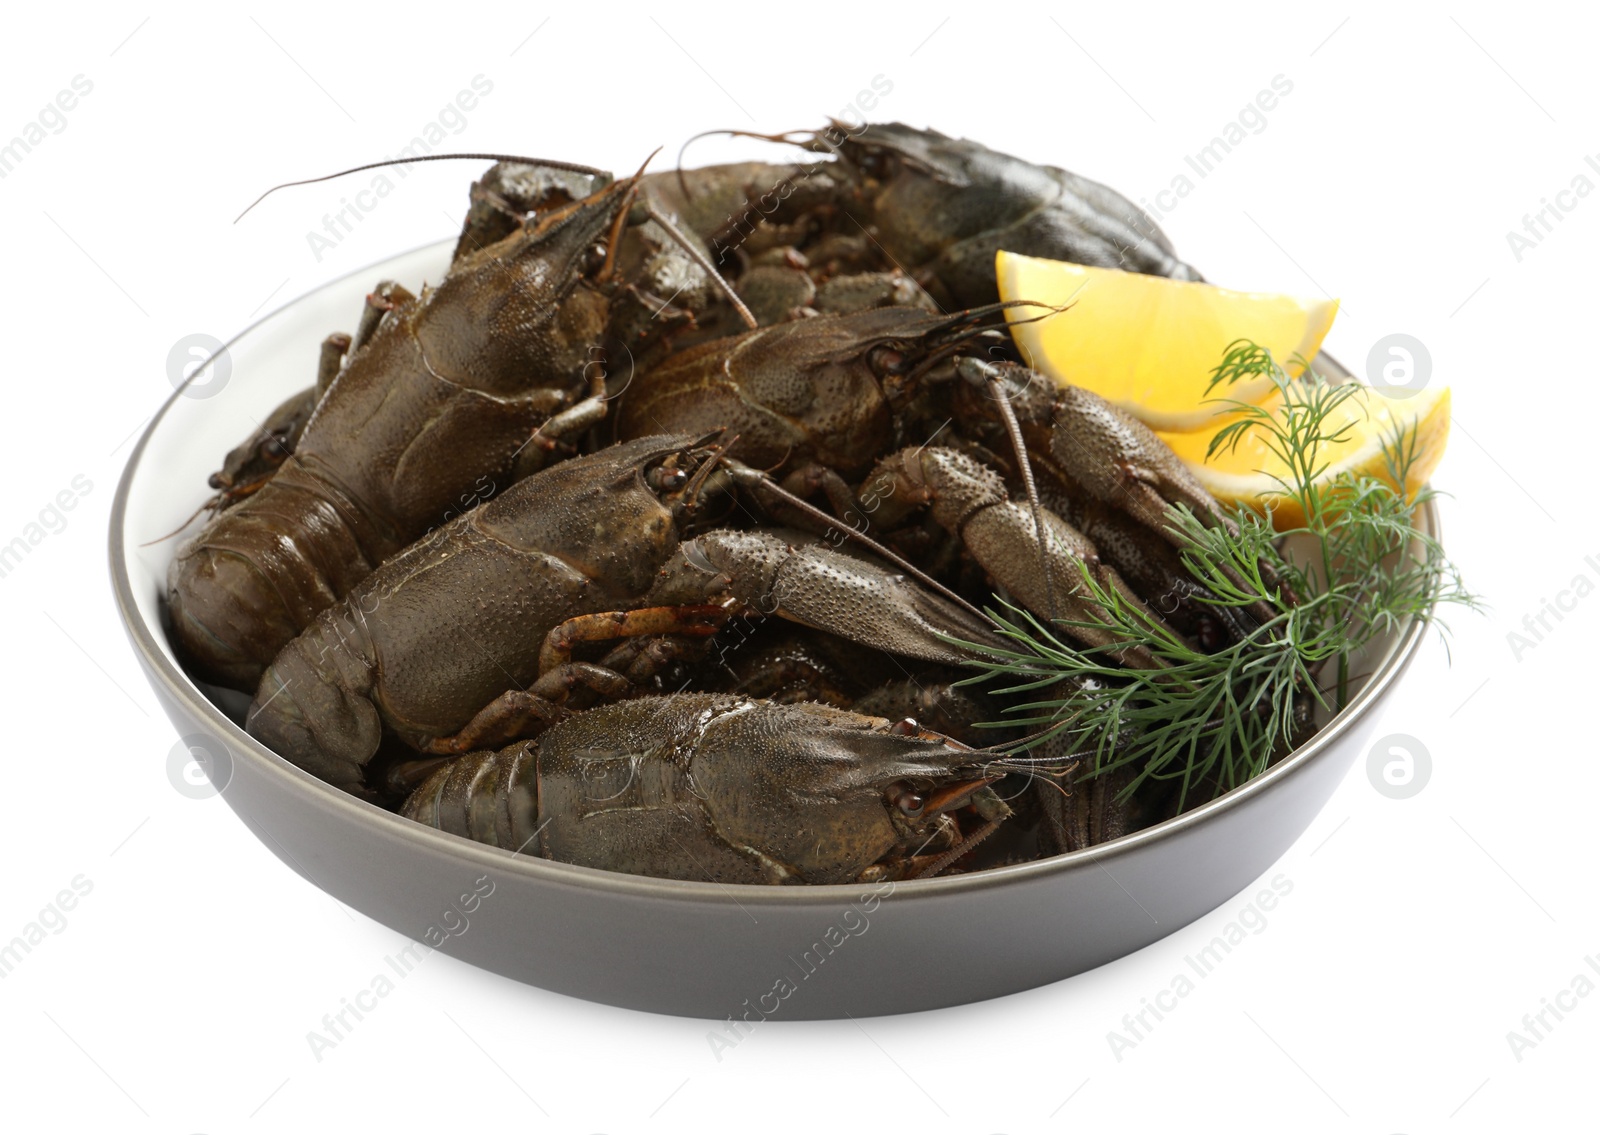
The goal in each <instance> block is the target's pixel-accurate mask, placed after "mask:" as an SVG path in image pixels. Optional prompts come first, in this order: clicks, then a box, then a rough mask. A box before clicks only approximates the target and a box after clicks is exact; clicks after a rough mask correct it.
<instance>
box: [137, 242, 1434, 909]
mask: <svg viewBox="0 0 1600 1135" xmlns="http://www.w3.org/2000/svg"><path fill="white" fill-rule="evenodd" d="M454 240H455V238H454V237H447V238H444V239H441V240H437V241H429V242H427V243H425V244H421V245H417V246H416V247H414V248H411V249H408V250H406V251H403V252H399V253H395V254H394V255H392V256H387V257H384V258H383V259H381V260H378V261H376V262H374V263H372V264H368V265H365V266H363V267H360V268H357V269H355V270H353V271H350V272H346V273H344V274H343V275H341V276H337V277H335V278H333V279H331V280H328V281H326V282H324V283H322V284H319V285H317V286H316V287H314V288H312V289H310V290H309V291H306V292H303V293H301V294H300V295H298V296H296V297H294V298H293V299H290V300H288V301H286V302H285V303H283V304H280V305H279V306H278V307H276V308H274V309H273V310H272V311H270V312H268V313H267V314H266V315H263V316H262V317H260V318H259V319H257V320H255V321H254V322H252V323H250V324H249V325H248V326H246V327H245V328H244V329H243V330H241V331H239V332H238V333H237V334H236V335H234V336H233V337H232V338H231V339H229V340H228V341H227V342H226V343H224V344H223V345H222V346H221V347H219V348H218V349H217V351H216V352H215V354H214V355H213V356H212V357H213V358H215V357H216V356H217V355H220V354H221V353H222V352H224V351H226V350H228V349H229V348H231V347H232V346H234V344H236V343H238V342H240V341H241V340H242V339H244V338H245V337H246V336H248V335H251V334H253V333H254V332H256V331H257V330H258V329H260V328H262V327H264V326H265V325H267V324H268V323H270V322H272V321H273V320H274V319H276V318H277V317H278V316H279V315H280V314H282V313H283V312H285V311H287V310H288V309H289V308H291V307H294V306H295V305H296V304H299V303H302V302H304V301H305V300H307V299H309V298H310V297H311V296H314V295H316V294H318V293H320V292H323V291H326V290H328V289H330V288H333V287H336V286H338V285H340V284H343V283H344V282H346V281H347V280H350V279H351V278H352V277H356V276H367V275H371V274H372V273H374V272H376V271H379V270H380V269H382V268H383V267H384V266H385V265H388V264H392V263H393V262H394V261H396V260H400V259H403V258H405V257H408V256H412V255H414V254H417V253H420V252H424V251H429V250H434V249H442V248H443V247H444V246H445V245H448V244H450V243H452V242H453V241H454ZM207 361H208V362H209V360H207ZM204 369H205V365H204V364H202V365H201V366H199V367H196V368H195V370H194V372H193V373H192V374H191V375H190V377H189V378H188V379H187V380H186V381H185V382H184V384H183V386H187V385H188V384H189V383H190V382H193V381H194V379H195V378H196V377H197V376H198V375H199V374H200V373H201V372H202V371H203V370H204ZM183 386H180V387H178V388H177V389H175V390H174V391H173V392H172V394H171V395H170V396H169V397H168V398H167V399H166V401H165V402H163V403H162V405H161V408H160V409H159V410H157V411H156V412H155V414H154V415H153V416H152V417H151V419H150V421H149V424H148V425H146V426H145V428H144V430H143V431H142V432H141V433H140V435H139V441H138V443H137V444H136V445H135V446H134V447H133V450H132V451H131V452H130V453H129V456H128V462H127V465H126V466H124V468H123V471H122V475H121V476H120V477H119V478H118V481H117V491H116V495H115V496H114V497H113V498H112V502H111V515H110V523H109V533H108V534H109V553H110V568H111V589H112V593H113V596H114V598H115V600H116V606H117V612H118V614H119V615H120V616H121V618H122V622H123V625H124V629H125V630H126V631H127V633H128V637H129V639H130V641H131V642H132V643H133V646H134V649H135V651H136V653H137V654H138V656H139V659H140V662H141V663H142V664H143V666H144V669H145V671H146V673H147V674H149V675H153V676H154V677H155V678H156V679H157V680H159V682H160V684H161V687H162V690H164V692H165V693H166V695H167V696H168V697H170V698H171V699H172V700H173V701H175V702H177V703H178V704H179V705H181V706H182V707H183V708H184V710H185V711H187V712H188V713H189V714H190V715H191V716H192V717H194V718H196V719H198V720H199V721H201V722H203V723H204V724H205V725H206V726H207V727H208V728H209V729H211V730H212V731H214V732H215V734H216V735H217V736H218V738H219V739H226V740H227V743H228V746H229V751H230V756H232V758H233V759H234V760H241V759H242V760H248V761H250V762H251V764H252V765H253V766H254V768H255V770H256V772H257V773H259V774H261V775H263V776H265V777H267V778H269V779H270V780H273V781H276V782H277V784H278V787H279V788H280V789H283V790H286V791H288V792H291V793H295V794H300V795H302V796H309V797H310V800H309V801H308V803H313V804H315V805H317V806H319V807H321V808H323V809H325V810H327V811H330V812H333V813H336V814H338V815H339V816H341V817H342V818H343V819H345V820H346V821H348V822H350V823H354V824H360V825H376V827H377V831H378V832H379V833H380V834H383V835H387V836H392V837H395V838H399V839H409V840H416V841H420V845H421V846H423V847H428V848H430V849H431V850H432V851H433V852H435V853H438V854H443V855H446V856H448V857H451V858H454V859H458V860H466V861H468V862H469V863H471V864H474V865H476V866H478V867H481V868H483V869H485V870H494V871H499V872H511V873H513V874H515V875H520V876H522V877H523V878H524V880H525V881H527V882H530V883H537V884H542V885H555V886H564V887H573V888H580V889H584V890H591V891H594V890H598V891H600V892H605V893H609V894H611V895H614V896H634V897H651V898H656V899H661V900H666V901H673V902H686V903H691V904H693V903H701V904H707V903H709V904H715V905H718V906H725V905H734V906H741V907H742V906H744V905H747V904H749V903H750V902H752V901H759V902H761V903H763V904H778V905H781V906H795V907H814V906H832V905H834V904H836V903H838V902H839V901H841V899H845V898H846V896H850V897H855V896H858V895H859V893H860V892H861V890H862V889H863V888H875V889H880V890H881V891H882V892H884V893H887V892H888V891H889V890H891V889H892V893H893V894H894V895H896V896H898V898H899V900H900V901H905V900H908V899H913V898H918V899H937V898H940V897H943V896H953V895H961V894H966V893H967V892H969V891H973V890H989V889H994V888H1001V887H1008V886H1019V885H1023V884H1028V883H1035V882H1038V881H1039V880H1041V879H1044V878H1048V877H1050V876H1053V875H1059V874H1069V873H1071V872H1074V871H1076V870H1078V869H1079V868H1081V867H1084V866H1088V865H1091V864H1094V865H1099V866H1101V867H1102V868H1104V867H1105V866H1106V864H1107V862H1108V861H1111V860H1116V859H1120V858H1124V857H1126V856H1128V855H1131V854H1134V853H1137V852H1141V851H1144V850H1146V849H1147V848H1151V847H1155V846H1158V845H1160V844H1162V843H1166V842H1170V841H1172V840H1175V839H1178V838H1179V837H1181V836H1183V835H1185V834H1186V833H1188V832H1189V831H1191V830H1192V829H1195V828H1198V827H1202V826H1204V825H1206V824H1208V823H1211V822H1212V821H1213V820H1217V819H1219V818H1220V817H1222V816H1224V815H1226V814H1228V813H1230V812H1233V811H1236V810H1238V809H1240V808H1243V807H1245V806H1246V805H1248V804H1249V803H1250V802H1252V801H1253V800H1255V799H1256V798H1257V797H1259V796H1262V795H1264V794H1266V793H1269V792H1271V791H1272V790H1273V789H1274V787H1276V786H1277V785H1278V784H1279V783H1280V782H1283V781H1286V780H1288V779H1290V778H1291V777H1293V776H1295V775H1297V774H1298V773H1299V771H1300V770H1302V769H1304V768H1306V767H1307V766H1309V765H1310V764H1312V763H1313V762H1314V761H1316V760H1317V758H1318V757H1320V756H1321V755H1323V754H1324V753H1325V752H1327V751H1328V750H1329V749H1330V748H1331V747H1332V746H1333V745H1334V744H1335V743H1336V742H1337V741H1338V740H1339V739H1340V738H1341V737H1342V736H1343V735H1344V734H1345V733H1346V732H1348V731H1349V730H1350V728H1351V727H1352V726H1353V725H1354V724H1355V722H1356V721H1357V720H1358V719H1359V718H1360V717H1362V716H1363V715H1364V714H1366V713H1367V712H1369V711H1370V710H1371V708H1372V707H1373V706H1374V705H1375V704H1376V703H1377V702H1378V701H1379V700H1380V699H1381V698H1382V696H1383V695H1384V694H1385V693H1386V692H1387V691H1388V689H1389V687H1390V686H1392V685H1393V684H1394V683H1395V681H1397V680H1398V678H1399V677H1400V675H1401V673H1402V672H1403V671H1404V670H1405V669H1406V667H1407V666H1408V665H1409V664H1410V663H1411V661H1412V659H1413V657H1414V656H1415V655H1416V653H1417V650H1418V648H1419V647H1420V645H1421V642H1422V636H1423V633H1424V631H1425V630H1426V629H1427V627H1428V625H1429V624H1430V623H1431V622H1432V619H1431V616H1432V613H1433V609H1432V608H1430V609H1429V612H1428V615H1426V616H1417V617H1416V618H1414V619H1413V620H1412V622H1411V623H1410V624H1409V625H1408V626H1407V627H1406V628H1405V630H1404V631H1403V632H1402V633H1401V634H1400V637H1399V638H1398V639H1397V640H1396V641H1395V642H1394V643H1393V644H1392V645H1391V646H1390V648H1389V650H1388V652H1387V654H1386V655H1385V656H1384V657H1383V659H1382V660H1381V662H1379V664H1378V666H1377V667H1376V669H1375V670H1374V671H1373V673H1372V676H1371V677H1370V678H1369V679H1368V681H1367V684H1366V685H1365V686H1364V687H1363V688H1362V689H1361V691H1360V692H1359V693H1357V694H1356V695H1355V697H1354V698H1352V699H1351V700H1350V702H1349V704H1347V705H1346V706H1345V707H1344V708H1343V709H1342V710H1340V711H1339V712H1338V713H1337V714H1335V715H1334V716H1333V717H1332V718H1331V719H1330V720H1329V721H1328V723H1327V724H1326V725H1324V726H1323V727H1322V728H1321V729H1319V730H1318V731H1317V732H1316V734H1315V735H1314V736H1313V737H1312V738H1311V739H1310V740H1309V741H1307V742H1306V743H1305V744H1303V745H1301V746H1299V747H1298V748H1296V749H1295V750H1293V751H1292V752H1291V753H1290V754H1289V755H1288V756H1286V757H1284V758H1283V759H1282V760H1280V761H1279V762H1278V763H1277V764H1275V765H1273V766H1272V767H1270V768H1268V769H1267V770H1266V771H1265V772H1263V773H1261V774H1260V775H1259V776H1256V777H1254V778H1252V779H1251V780H1249V781H1247V782H1246V783H1244V784H1242V785H1240V786H1239V787H1237V788H1234V789H1231V790H1230V791H1228V792H1225V793H1223V794H1222V795H1221V796H1218V797H1216V798H1215V799H1213V800H1210V801H1208V802H1206V803H1205V804H1202V805H1200V806H1198V807H1196V808H1192V809H1190V810H1189V811H1187V812H1184V813H1182V814H1180V815H1178V816H1175V817H1173V818H1172V819H1170V820H1163V821H1161V822H1160V823H1157V824H1152V825H1151V826H1150V827H1148V828H1142V829H1140V830H1139V831H1136V832H1132V833H1130V834H1128V835H1125V836H1121V837H1119V838H1117V839H1114V840H1108V841H1107V842H1105V843H1101V844H1095V845H1093V846H1091V847H1086V848H1081V849H1079V850H1078V851H1071V852H1066V853H1064V854H1061V855H1053V856H1049V857H1047V858H1043V859H1035V860H1031V861H1029V862H1027V863H1015V864H1011V865H1009V866H1005V867H991V868H988V869H986V870H983V871H977V872H973V873H971V874H966V875H949V876H943V877H938V878H933V879H908V880H901V881H896V882H894V883H893V884H892V887H886V886H885V884H881V883H878V884H871V883H816V884H811V885H809V886H795V887H781V886H769V885H764V884H759V883H714V882H699V881H693V880H684V879H658V878H654V877H651V876H647V875H631V874H627V873H624V872H620V871H607V870H603V869H600V868H595V867H582V866H579V865H577V864H572V863H560V862H557V861H554V860H549V859H540V858H537V857H535V856H531V855H522V854H518V853H516V852H512V851H508V850H505V849H502V848H498V847H491V846H489V845H488V844H482V843H478V842H476V841H474V840H470V839H467V838H466V837H465V836H458V835H452V834H450V833H448V832H443V831H439V830H438V829H436V828H431V827H428V826H427V825H425V824H421V823H418V822H416V821H415V820H408V819H406V818H405V817H403V816H401V815H399V814H398V813H395V812H390V811H388V810H387V809H385V808H381V807H379V806H378V805H377V804H373V803H371V802H369V801H366V800H362V799H360V798H359V797H356V796H352V795H350V794H349V793H346V792H343V791H341V790H340V789H338V788H335V787H334V786H333V785H331V784H328V783H326V782H324V781H322V780H320V779H318V778H317V777H315V776H313V775H312V774H310V773H308V772H305V771H304V770H302V769H300V768H298V767H296V766H295V765H293V764H290V763H289V761H287V760H285V759H284V758H283V757H280V756H279V755H278V754H277V753H275V752H273V751H272V750H271V749H268V748H267V747H266V746H265V745H263V744H262V743H261V742H260V741H258V740H256V739H255V738H254V737H252V736H250V735H249V734H248V733H246V732H245V731H244V730H243V729H241V728H239V726H237V725H235V724H234V723H233V721H232V720H230V719H229V718H228V717H227V716H226V715H225V714H224V713H223V712H222V711H221V710H220V709H218V708H217V707H216V706H215V705H214V704H212V702H211V700H210V699H209V698H207V697H206V696H205V694H203V693H202V692H201V691H200V688H199V687H198V686H197V685H196V684H195V683H194V682H193V681H192V680H191V679H190V678H189V677H188V675H186V674H185V673H184V672H183V671H182V670H181V669H179V668H178V667H177V666H176V665H174V664H173V662H172V661H170V660H169V659H168V657H167V655H166V654H165V653H163V651H162V650H161V647H160V645H159V644H158V643H157V641H156V637H155V635H156V628H154V627H152V626H151V625H150V624H149V623H148V622H147V621H146V620H145V618H144V616H143V614H142V613H141V612H140V611H139V608H138V604H137V601H136V600H135V598H134V594H133V584H132V580H131V579H130V577H129V574H128V566H127V551H128V547H127V535H126V532H125V520H126V514H127V505H128V498H129V495H130V494H131V491H132V487H133V479H134V476H135V474H136V473H137V472H138V469H139V463H140V461H141V459H142V458H143V457H144V455H145V451H146V449H147V448H148V447H149V442H150V440H151V437H152V436H153V435H154V434H155V432H156V430H157V429H158V428H159V427H160V425H161V423H162V420H163V419H164V418H165V417H166V415H167V413H168V411H170V410H171V408H172V407H173V405H174V404H176V402H177V400H178V398H180V397H181V396H182V394H183ZM1421 512H1422V518H1423V521H1424V523H1425V526H1426V528H1427V531H1428V533H1429V534H1430V535H1431V536H1433V537H1434V538H1435V539H1438V538H1440V527H1439V513H1438V507H1437V505H1436V504H1435V502H1434V501H1433V500H1431V499H1430V500H1428V501H1425V502H1424V504H1423V506H1422V509H1421ZM219 795H222V796H224V798H226V785H224V786H223V788H222V789H221V790H219ZM741 900H742V901H741Z"/></svg>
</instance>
